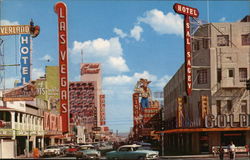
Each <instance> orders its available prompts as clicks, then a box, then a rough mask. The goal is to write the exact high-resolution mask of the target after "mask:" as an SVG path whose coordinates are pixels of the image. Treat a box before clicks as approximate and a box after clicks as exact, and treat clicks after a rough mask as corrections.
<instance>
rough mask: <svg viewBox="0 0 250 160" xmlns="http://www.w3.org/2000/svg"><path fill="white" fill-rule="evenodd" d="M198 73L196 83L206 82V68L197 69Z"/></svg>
mask: <svg viewBox="0 0 250 160" xmlns="http://www.w3.org/2000/svg"><path fill="white" fill-rule="evenodd" d="M197 74H198V84H206V83H207V79H208V78H207V69H202V70H198V71H197Z"/></svg>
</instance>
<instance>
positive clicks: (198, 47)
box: [193, 40, 200, 50]
mask: <svg viewBox="0 0 250 160" xmlns="http://www.w3.org/2000/svg"><path fill="white" fill-rule="evenodd" d="M193 49H194V50H199V49H200V41H199V40H194V42H193Z"/></svg>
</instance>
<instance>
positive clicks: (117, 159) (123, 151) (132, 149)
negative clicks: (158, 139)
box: [106, 144, 159, 160]
mask: <svg viewBox="0 0 250 160" xmlns="http://www.w3.org/2000/svg"><path fill="white" fill-rule="evenodd" d="M141 147H142V146H141V145H137V144H133V145H123V146H121V147H119V148H118V149H117V150H116V151H111V152H107V153H106V158H107V159H108V160H157V159H159V152H158V151H152V150H143V149H141Z"/></svg>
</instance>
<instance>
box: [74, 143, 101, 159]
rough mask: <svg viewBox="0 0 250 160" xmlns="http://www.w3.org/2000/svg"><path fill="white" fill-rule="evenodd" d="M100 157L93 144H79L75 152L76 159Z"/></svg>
mask: <svg viewBox="0 0 250 160" xmlns="http://www.w3.org/2000/svg"><path fill="white" fill-rule="evenodd" d="M100 158H101V153H100V152H99V151H97V150H96V149H95V147H94V146H93V145H90V144H88V145H80V147H79V150H78V151H77V152H76V159H88V160H90V159H91V160H92V159H95V160H98V159H100Z"/></svg>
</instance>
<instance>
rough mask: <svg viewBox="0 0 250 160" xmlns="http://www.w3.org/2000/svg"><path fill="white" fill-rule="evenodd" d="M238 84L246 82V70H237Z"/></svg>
mask: <svg viewBox="0 0 250 160" xmlns="http://www.w3.org/2000/svg"><path fill="white" fill-rule="evenodd" d="M239 74H240V82H245V81H246V80H247V68H239Z"/></svg>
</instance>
